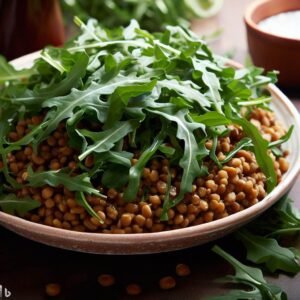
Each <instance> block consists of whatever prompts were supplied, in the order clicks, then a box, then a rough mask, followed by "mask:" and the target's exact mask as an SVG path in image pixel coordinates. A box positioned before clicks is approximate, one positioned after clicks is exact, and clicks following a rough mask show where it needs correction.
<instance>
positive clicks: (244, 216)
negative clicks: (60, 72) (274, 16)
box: [0, 53, 300, 254]
mask: <svg viewBox="0 0 300 300" xmlns="http://www.w3.org/2000/svg"><path fill="white" fill-rule="evenodd" d="M38 55H39V54H38V53H34V54H31V55H27V56H24V57H22V58H19V59H17V60H15V61H13V64H14V65H15V66H16V67H20V68H23V67H28V66H29V65H30V64H31V63H32V61H33V60H34V59H35V58H37V57H38ZM232 65H233V66H238V64H235V63H232ZM268 89H269V91H270V92H271V94H272V97H273V104H272V105H273V109H274V111H275V113H276V115H277V117H278V119H279V120H280V121H281V122H282V124H283V126H285V127H286V128H288V127H289V126H290V125H292V124H293V125H295V129H294V133H293V135H292V137H291V139H290V140H289V141H288V142H287V143H286V144H285V148H286V149H287V150H289V152H290V155H289V157H288V159H289V162H290V168H289V170H288V172H287V173H286V174H285V175H284V177H283V180H282V182H281V183H280V184H279V185H278V186H277V187H276V188H275V189H274V190H273V191H272V192H271V193H270V194H269V195H267V196H266V197H265V198H264V199H263V200H262V201H260V202H259V203H257V204H255V205H254V206H252V207H250V208H247V209H245V210H243V211H241V212H238V213H236V214H234V215H230V216H228V217H226V218H224V219H220V220H216V221H213V222H210V223H206V224H201V225H197V226H192V227H187V228H183V229H176V230H171V231H164V232H157V233H141V234H101V233H85V232H76V231H69V230H65V229H58V228H54V227H49V226H46V225H42V224H37V223H33V222H30V221H27V220H24V219H21V218H18V217H16V216H13V215H9V214H6V213H4V212H0V224H1V225H3V226H4V227H6V228H8V229H10V230H12V231H14V232H16V233H18V234H20V235H22V236H24V237H26V238H29V239H31V240H34V241H38V242H40V243H43V244H47V245H51V246H54V247H59V248H64V249H69V250H75V251H82V252H89V253H98V254H146V253H158V252H167V251H173V250H178V249H183V248H188V247H192V246H196V245H201V244H204V243H207V242H210V241H212V240H215V239H218V238H221V237H223V236H225V235H226V234H229V233H230V232H232V231H234V230H236V229H238V228H239V227H241V226H242V225H244V224H246V223H247V222H249V221H251V220H252V219H254V218H256V217H257V216H259V215H260V214H261V213H263V212H264V211H265V210H267V209H268V208H269V207H270V206H272V205H273V204H274V203H275V202H276V201H277V200H279V199H280V198H281V197H282V196H283V195H284V194H286V193H287V192H288V191H289V190H290V188H291V187H292V185H293V184H294V182H295V179H296V177H297V176H298V174H299V171H300V155H299V153H300V144H299V143H298V141H299V140H300V119H299V115H298V111H297V109H296V108H295V107H294V106H293V104H292V103H291V102H290V101H289V99H288V98H287V97H286V96H285V95H284V94H283V93H282V92H281V91H280V90H279V89H278V88H277V87H276V86H274V85H269V88H268Z"/></svg>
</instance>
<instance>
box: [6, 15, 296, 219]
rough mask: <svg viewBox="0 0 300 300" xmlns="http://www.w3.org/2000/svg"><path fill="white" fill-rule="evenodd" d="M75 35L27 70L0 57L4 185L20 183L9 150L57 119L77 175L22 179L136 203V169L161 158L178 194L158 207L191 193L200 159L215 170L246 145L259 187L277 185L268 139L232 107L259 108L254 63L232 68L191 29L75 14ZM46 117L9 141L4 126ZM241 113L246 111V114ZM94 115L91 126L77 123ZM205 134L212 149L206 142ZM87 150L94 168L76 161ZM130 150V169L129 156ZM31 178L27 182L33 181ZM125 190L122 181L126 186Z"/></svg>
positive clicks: (40, 137) (40, 136)
mask: <svg viewBox="0 0 300 300" xmlns="http://www.w3.org/2000/svg"><path fill="white" fill-rule="evenodd" d="M75 21H76V23H77V24H78V25H79V26H80V27H81V30H82V33H81V35H79V36H78V37H77V39H76V40H75V41H73V42H71V43H69V44H67V45H66V46H65V47H64V48H46V49H45V50H43V51H42V53H41V57H40V58H39V59H37V60H36V61H35V63H34V65H33V67H32V68H31V69H29V70H22V71H16V70H14V69H13V68H12V67H11V66H10V65H9V64H7V63H5V62H4V60H3V59H1V60H0V64H1V65H2V66H3V68H1V69H0V110H1V111H0V112H1V116H0V154H1V156H2V160H3V163H4V168H3V169H2V170H0V171H1V172H2V177H1V178H2V180H3V181H4V183H5V189H6V191H7V190H14V189H17V188H19V187H20V186H19V185H18V184H17V183H16V182H15V180H14V178H12V176H11V175H10V174H9V172H8V169H7V165H6V157H7V155H8V153H10V152H12V151H15V150H18V149H21V148H22V147H23V146H25V145H28V144H32V145H33V148H34V149H35V150H36V151H37V149H38V145H39V144H40V143H41V142H42V141H44V140H45V139H46V138H47V137H48V136H49V134H50V133H52V132H53V131H54V130H56V128H57V127H58V125H59V124H60V123H61V122H65V123H66V130H67V133H68V136H69V140H70V145H71V146H72V147H74V148H76V149H77V150H78V153H79V156H78V159H79V163H78V168H80V169H81V171H82V174H81V175H80V176H77V177H72V180H67V177H68V176H69V175H70V174H68V173H66V170H59V171H55V172H53V171H46V172H43V174H37V175H34V174H32V173H33V172H32V170H31V171H30V170H29V171H30V172H29V186H30V185H31V186H42V185H43V184H50V185H52V186H57V185H58V184H59V182H62V180H63V182H69V186H68V188H70V189H71V190H73V191H75V192H77V194H78V197H77V198H80V199H82V196H84V195H83V193H89V194H98V193H99V192H97V190H96V189H95V188H94V187H93V186H92V183H91V182H98V183H99V182H101V183H102V185H103V186H104V187H108V188H110V187H114V188H116V189H119V190H122V189H123V188H124V187H125V191H124V198H125V200H127V201H133V200H136V195H137V191H138V188H139V186H140V177H141V173H142V170H143V168H144V167H145V166H146V165H147V163H148V162H149V161H150V159H151V158H153V157H154V156H156V155H159V156H163V157H167V158H168V159H169V161H170V163H171V164H172V165H175V166H179V167H180V168H181V172H182V178H181V184H180V192H179V193H178V195H177V196H176V197H175V198H171V197H168V196H169V195H167V198H166V199H167V200H166V201H164V210H163V215H162V220H166V218H167V214H166V212H167V210H168V209H169V208H170V207H173V206H174V205H176V204H177V203H179V202H180V201H181V200H182V199H183V197H184V195H185V194H186V193H188V192H191V190H192V184H193V181H194V180H195V178H196V177H199V176H204V175H207V172H208V170H207V168H206V167H205V166H204V164H203V162H204V160H205V159H211V160H213V161H214V162H215V163H216V164H217V165H218V166H219V167H220V168H221V167H222V164H223V163H224V162H226V161H228V160H229V159H230V158H231V157H232V156H233V155H234V154H235V153H236V152H237V151H238V150H240V149H243V148H245V149H248V150H251V151H253V152H254V154H255V156H256V160H257V162H258V164H259V166H260V169H261V170H262V171H263V172H264V174H265V176H266V185H267V191H268V192H270V191H271V190H272V189H273V188H274V187H275V186H276V184H277V179H276V174H275V171H274V166H273V161H272V159H271V158H270V156H269V154H268V152H269V149H273V150H274V149H277V150H278V149H279V147H280V143H282V142H284V141H285V140H286V138H287V137H288V136H289V135H290V133H291V132H290V131H289V133H288V134H287V136H286V137H283V138H282V139H281V140H280V141H279V142H277V143H276V144H272V143H268V142H267V141H266V140H264V139H263V138H262V136H261V133H260V132H259V131H258V129H257V128H256V127H255V126H254V125H253V124H252V123H250V122H249V121H248V120H247V119H246V118H245V117H244V116H242V115H241V114H240V111H241V108H242V107H244V108H246V111H248V112H250V111H251V110H252V109H253V108H254V107H258V106H260V107H268V105H267V104H268V102H269V101H270V97H269V95H266V94H265V93H264V92H263V90H262V87H264V86H265V85H266V84H267V83H269V82H273V81H274V76H273V74H271V73H270V74H269V75H270V76H268V77H265V76H262V75H261V73H262V70H260V69H257V68H250V69H241V70H235V69H234V68H232V67H228V66H227V65H226V62H227V61H226V59H224V58H222V57H219V56H215V55H213V54H212V52H211V51H210V50H209V49H208V47H207V45H206V44H205V43H204V42H203V41H201V40H199V38H198V37H196V36H195V35H194V34H193V33H191V32H189V31H186V30H184V29H182V28H180V27H171V26H168V27H167V29H166V31H165V32H164V33H156V34H150V33H148V32H147V31H144V30H142V29H140V27H139V24H138V23H137V22H136V21H135V20H133V21H131V23H130V25H129V26H128V27H126V28H118V29H114V30H109V29H104V28H102V27H101V26H99V25H98V24H97V22H96V21H95V20H92V19H91V20H89V21H88V23H87V24H84V23H83V22H82V21H81V20H80V19H78V18H76V19H75ZM41 113H43V114H45V118H44V120H43V122H42V123H41V124H40V125H37V126H33V127H32V130H31V131H30V132H29V133H28V134H27V135H26V136H24V137H23V138H22V139H21V140H19V141H17V142H8V141H7V139H6V135H7V133H8V132H9V131H10V128H12V127H13V126H14V124H15V123H16V121H17V120H20V119H22V118H24V116H26V115H35V114H41ZM246 114H247V112H246ZM82 122H94V123H96V124H98V125H100V126H101V131H98V132H95V131H91V130H88V129H80V128H79V127H78V124H80V123H82ZM230 124H236V125H239V126H240V127H241V128H242V129H243V131H244V133H245V138H244V139H242V140H241V142H240V143H238V144H237V145H236V149H234V150H233V151H232V152H230V153H227V157H226V158H225V160H224V161H219V160H218V159H217V157H216V154H215V149H216V143H217V140H218V137H220V136H226V135H228V134H229V129H228V125H230ZM208 140H213V141H214V144H213V147H212V149H211V150H208V149H206V147H205V142H206V141H208ZM91 154H92V155H93V156H94V167H93V168H92V169H87V168H85V167H84V164H82V163H81V162H83V161H84V160H85V159H86V158H87V157H88V156H89V155H91ZM133 157H138V158H139V159H138V162H137V163H136V164H135V165H134V166H132V165H131V159H132V158H133ZM34 178H35V179H34ZM126 187H127V188H126ZM3 193H5V191H3Z"/></svg>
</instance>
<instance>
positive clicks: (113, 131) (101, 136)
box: [78, 120, 138, 160]
mask: <svg viewBox="0 0 300 300" xmlns="http://www.w3.org/2000/svg"><path fill="white" fill-rule="evenodd" d="M137 126H138V122H136V121H134V120H131V121H126V122H125V121H124V122H117V123H115V124H114V126H113V127H111V128H110V129H107V130H104V131H102V132H92V131H88V130H80V133H81V134H82V135H83V136H85V137H88V138H90V139H92V140H93V141H94V144H92V145H90V146H88V147H87V149H86V150H85V151H84V152H83V153H82V154H81V155H79V157H78V158H79V160H83V159H84V158H85V157H87V156H88V155H90V154H92V153H94V152H96V153H101V152H106V151H109V150H110V149H111V148H113V146H114V145H115V143H116V142H118V141H120V140H121V139H122V138H123V137H125V136H126V135H127V134H128V133H130V132H132V131H133V130H134V129H136V128H137Z"/></svg>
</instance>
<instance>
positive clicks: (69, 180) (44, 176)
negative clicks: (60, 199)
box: [27, 168, 105, 197]
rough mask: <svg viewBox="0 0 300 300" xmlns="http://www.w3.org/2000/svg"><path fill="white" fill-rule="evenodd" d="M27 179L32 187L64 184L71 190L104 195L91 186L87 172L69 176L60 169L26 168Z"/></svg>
mask: <svg viewBox="0 0 300 300" xmlns="http://www.w3.org/2000/svg"><path fill="white" fill-rule="evenodd" d="M27 180H28V182H29V186H32V187H40V186H44V185H46V184H47V185H50V186H53V187H58V186H64V187H66V188H67V189H68V190H69V191H71V192H83V193H87V194H94V195H98V196H102V197H105V196H104V195H102V194H101V193H100V192H99V191H98V190H97V189H95V188H94V187H93V186H92V184H91V181H90V177H89V176H88V174H87V173H83V174H80V175H77V176H70V175H69V174H67V173H63V172H62V171H61V170H57V171H45V172H33V170H32V169H31V168H28V179H27Z"/></svg>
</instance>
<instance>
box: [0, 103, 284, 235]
mask: <svg viewBox="0 0 300 300" xmlns="http://www.w3.org/2000/svg"><path fill="white" fill-rule="evenodd" d="M42 120H43V117H42V116H39V117H36V116H34V117H32V118H28V119H26V120H21V121H19V122H18V124H17V125H16V130H15V131H12V132H10V133H9V135H8V136H9V138H10V140H12V141H17V140H19V139H20V138H22V137H23V136H24V135H25V134H26V133H27V132H29V127H30V126H31V125H32V124H38V123H40V122H42ZM250 121H251V122H252V124H254V125H255V126H256V127H257V128H258V129H259V130H260V131H261V132H262V134H263V135H264V137H265V138H266V139H268V140H269V141H276V140H278V139H279V138H280V137H281V136H282V135H284V133H285V131H284V129H283V128H282V127H281V126H280V124H279V123H278V122H277V121H276V119H275V116H274V113H272V112H269V111H265V110H263V109H256V110H253V111H252V113H251V115H250ZM229 129H230V130H231V131H230V133H229V135H228V136H226V137H221V138H219V140H218V144H217V149H216V155H217V156H218V157H220V156H222V155H223V156H224V153H226V152H228V151H231V150H232V149H233V148H234V145H235V144H236V143H237V142H239V141H240V140H241V138H242V137H243V133H242V131H241V129H240V128H239V127H237V126H232V125H230V126H229ZM206 147H207V148H211V147H212V141H207V142H206ZM287 154H288V153H287V152H285V153H284V156H283V157H279V158H277V157H275V156H274V155H273V154H272V153H270V155H271V157H272V159H273V161H274V166H275V170H276V174H277V177H278V182H280V181H281V178H282V175H283V174H284V173H285V172H286V171H287V170H288V162H287V160H286V158H285V156H287ZM137 160H138V156H137V157H136V158H134V159H132V163H133V164H134V163H136V162H137ZM77 162H78V158H77V153H76V150H75V149H73V148H71V147H70V146H68V135H67V132H66V129H65V124H63V123H61V124H60V126H59V127H58V128H57V129H56V131H54V132H53V133H52V134H51V135H50V136H49V137H48V138H47V140H45V141H44V142H42V143H41V145H40V146H39V148H38V151H37V153H36V154H34V152H33V149H32V147H31V145H27V146H24V147H23V148H22V149H21V150H18V151H15V152H13V153H9V154H8V156H7V163H8V167H9V170H10V172H11V174H12V176H14V177H15V178H16V181H17V182H18V183H20V184H22V185H24V186H23V187H22V188H21V189H19V190H18V191H17V192H16V194H17V196H18V197H26V196H29V197H32V198H33V199H36V200H38V201H40V202H41V207H40V208H38V209H36V210H34V211H32V212H30V213H27V214H26V215H25V218H27V219H28V220H31V221H32V222H37V223H42V224H46V225H48V226H53V227H56V228H64V229H68V230H75V231H89V232H96V233H115V234H128V233H146V232H158V231H163V230H171V229H179V228H184V227H187V226H193V225H199V224H202V223H207V222H211V221H213V220H217V219H220V218H224V217H226V216H228V215H230V214H234V213H236V212H239V211H241V210H244V209H246V208H247V207H250V206H252V205H254V204H255V203H257V202H259V201H260V200H262V199H263V198H264V197H265V196H266V190H265V179H266V178H265V175H264V174H263V173H262V172H261V171H260V169H259V167H258V164H257V162H256V160H255V156H254V154H253V153H251V152H250V151H246V150H240V151H238V152H237V154H236V155H235V157H234V158H232V159H231V160H230V161H229V162H228V163H226V164H224V166H223V169H221V170H220V169H219V168H218V167H217V166H216V165H215V163H213V162H212V161H211V160H207V161H205V166H206V167H207V168H208V170H209V175H207V176H206V177H203V178H197V179H196V180H195V182H194V185H193V191H192V192H191V193H189V194H187V195H186V196H185V198H184V200H183V201H182V202H180V203H179V204H178V205H177V206H176V207H174V208H171V209H169V211H168V221H161V220H160V216H161V212H162V206H163V203H164V198H165V194H166V190H167V180H168V174H172V180H171V193H170V195H171V197H175V196H176V195H177V193H178V191H179V186H180V179H181V172H180V169H179V168H178V169H177V168H176V167H174V166H170V164H169V161H168V160H167V159H160V158H155V159H152V161H151V162H150V164H149V165H147V166H146V167H145V168H144V171H143V175H142V180H141V186H140V191H139V193H138V196H137V199H136V201H135V202H131V203H126V202H125V201H124V199H123V193H122V191H117V190H116V189H113V188H109V189H106V190H105V189H104V190H103V188H102V187H99V189H101V191H102V192H104V194H106V195H107V199H104V198H102V197H99V196H90V195H87V196H86V198H87V201H88V203H89V204H90V206H91V207H92V208H93V210H94V211H95V212H96V213H97V215H98V216H99V218H100V219H101V220H103V224H101V223H100V222H99V220H98V219H97V218H95V217H91V216H90V215H89V214H88V213H87V212H86V211H85V209H84V208H83V207H81V206H80V205H79V204H78V203H77V202H76V200H75V194H74V193H73V192H71V191H68V190H67V189H66V188H64V187H62V186H60V187H57V188H53V187H50V186H44V187H42V188H33V187H27V186H26V185H25V184H26V182H27V178H28V173H27V168H28V166H29V165H31V166H32V168H33V170H34V171H42V170H49V169H52V170H58V169H61V168H69V169H72V170H73V171H74V172H75V173H76V172H78V170H77V169H76V168H77V167H76V165H77ZM84 163H85V166H86V167H88V168H91V167H92V166H93V163H94V161H93V156H92V155H90V156H88V157H87V158H86V159H85V162H84ZM1 166H3V162H2V161H0V167H1ZM145 190H147V191H148V194H147V195H146V197H145V196H144V192H143V191H145Z"/></svg>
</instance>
